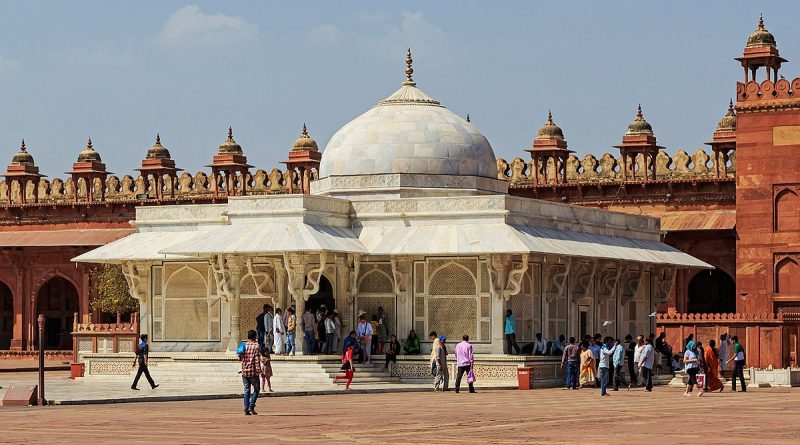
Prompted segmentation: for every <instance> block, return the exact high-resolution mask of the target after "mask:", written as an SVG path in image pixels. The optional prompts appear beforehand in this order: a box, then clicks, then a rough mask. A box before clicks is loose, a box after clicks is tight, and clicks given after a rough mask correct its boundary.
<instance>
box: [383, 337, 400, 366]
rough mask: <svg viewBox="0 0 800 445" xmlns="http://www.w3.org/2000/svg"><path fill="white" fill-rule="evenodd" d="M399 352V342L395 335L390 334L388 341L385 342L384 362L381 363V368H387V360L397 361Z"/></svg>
mask: <svg viewBox="0 0 800 445" xmlns="http://www.w3.org/2000/svg"><path fill="white" fill-rule="evenodd" d="M399 352H400V342H399V341H397V337H396V336H395V335H394V334H392V335H390V336H389V342H388V343H387V344H386V363H384V365H383V370H384V371H386V370H387V369H388V368H389V362H392V363H397V354H398V353H399Z"/></svg>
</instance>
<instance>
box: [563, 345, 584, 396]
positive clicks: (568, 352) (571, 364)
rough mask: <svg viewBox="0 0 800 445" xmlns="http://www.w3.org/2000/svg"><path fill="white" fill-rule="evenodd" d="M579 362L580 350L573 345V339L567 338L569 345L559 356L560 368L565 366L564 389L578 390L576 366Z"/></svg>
mask: <svg viewBox="0 0 800 445" xmlns="http://www.w3.org/2000/svg"><path fill="white" fill-rule="evenodd" d="M580 361H581V348H579V347H578V345H576V344H575V337H570V338H569V344H568V345H567V347H566V348H564V354H563V355H562V356H561V367H562V368H563V367H564V365H566V366H567V386H566V388H565V389H578V366H579V365H580Z"/></svg>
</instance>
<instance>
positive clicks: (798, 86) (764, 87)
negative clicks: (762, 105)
mask: <svg viewBox="0 0 800 445" xmlns="http://www.w3.org/2000/svg"><path fill="white" fill-rule="evenodd" d="M798 92H800V77H798V78H795V79H794V80H792V81H791V82H789V81H788V80H787V79H780V80H778V81H777V82H773V81H771V80H764V81H763V82H761V83H759V82H756V81H754V80H751V81H750V82H747V84H744V83H742V82H738V83H737V84H736V100H737V101H740V102H745V103H747V102H755V101H765V100H776V99H791V98H794V95H795V94H798ZM739 105H740V104H739ZM737 106H738V105H737Z"/></svg>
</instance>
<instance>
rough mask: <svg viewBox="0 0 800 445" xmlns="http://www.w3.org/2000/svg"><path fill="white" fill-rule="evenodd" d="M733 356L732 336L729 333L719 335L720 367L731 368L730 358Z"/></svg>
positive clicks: (723, 368)
mask: <svg viewBox="0 0 800 445" xmlns="http://www.w3.org/2000/svg"><path fill="white" fill-rule="evenodd" d="M729 358H731V337H730V336H729V335H728V334H722V335H720V337H719V369H720V370H726V369H730V366H729V365H728V359H729Z"/></svg>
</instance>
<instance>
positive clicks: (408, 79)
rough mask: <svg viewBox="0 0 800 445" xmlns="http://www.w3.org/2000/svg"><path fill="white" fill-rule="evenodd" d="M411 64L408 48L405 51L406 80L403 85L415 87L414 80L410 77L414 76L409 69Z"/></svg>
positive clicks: (411, 69)
mask: <svg viewBox="0 0 800 445" xmlns="http://www.w3.org/2000/svg"><path fill="white" fill-rule="evenodd" d="M413 62H414V59H412V58H411V48H408V50H407V51H406V80H405V82H403V85H416V83H415V82H414V79H412V78H411V75H412V74H414V68H411V64H412V63H413Z"/></svg>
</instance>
